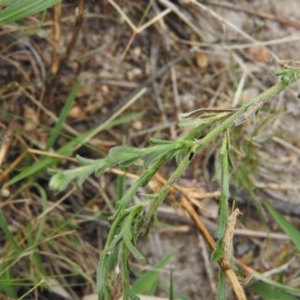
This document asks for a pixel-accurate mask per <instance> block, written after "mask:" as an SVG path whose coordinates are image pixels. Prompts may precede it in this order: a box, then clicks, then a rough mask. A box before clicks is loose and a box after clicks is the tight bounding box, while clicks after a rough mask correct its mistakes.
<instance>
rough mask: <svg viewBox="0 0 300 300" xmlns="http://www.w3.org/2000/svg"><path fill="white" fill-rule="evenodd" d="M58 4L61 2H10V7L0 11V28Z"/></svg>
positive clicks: (29, 0) (39, 0)
mask: <svg viewBox="0 0 300 300" xmlns="http://www.w3.org/2000/svg"><path fill="white" fill-rule="evenodd" d="M58 2H61V0H35V1H32V0H22V1H15V2H14V3H12V2H10V3H12V4H11V5H10V6H8V7H7V8H5V9H3V10H2V11H0V26H3V25H4V24H7V23H12V22H15V21H18V20H21V19H24V18H26V17H28V16H31V15H33V14H35V13H38V12H40V11H43V10H45V9H46V8H48V7H50V6H53V5H54V4H56V3H58ZM3 4H4V3H3Z"/></svg>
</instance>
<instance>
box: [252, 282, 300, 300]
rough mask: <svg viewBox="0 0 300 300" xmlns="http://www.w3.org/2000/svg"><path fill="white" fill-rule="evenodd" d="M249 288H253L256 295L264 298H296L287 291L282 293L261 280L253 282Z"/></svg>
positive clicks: (280, 299) (282, 299) (294, 299)
mask: <svg viewBox="0 0 300 300" xmlns="http://www.w3.org/2000/svg"><path fill="white" fill-rule="evenodd" d="M250 288H251V290H253V291H254V292H255V293H256V294H257V295H258V296H260V297H262V298H263V299H265V300H268V299H269V300H274V299H276V300H297V299H298V298H295V297H293V296H291V295H289V294H287V293H284V292H282V291H280V290H278V289H274V288H273V287H272V286H271V285H269V284H266V283H263V282H255V283H254V284H252V285H251V286H250Z"/></svg>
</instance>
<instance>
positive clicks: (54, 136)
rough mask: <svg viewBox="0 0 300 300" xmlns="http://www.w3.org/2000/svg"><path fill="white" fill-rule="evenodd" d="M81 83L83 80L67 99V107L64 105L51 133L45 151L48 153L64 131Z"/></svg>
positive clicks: (76, 85) (79, 81)
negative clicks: (64, 125)
mask: <svg viewBox="0 0 300 300" xmlns="http://www.w3.org/2000/svg"><path fill="white" fill-rule="evenodd" d="M81 82H82V80H81V79H79V80H78V81H77V83H76V84H75V86H74V88H73V90H72V92H71V94H70V95H69V97H68V99H67V101H66V103H65V105H64V107H63V109H62V111H61V113H60V116H59V119H58V122H57V123H56V125H55V127H54V128H53V130H52V133H51V135H50V137H49V139H48V142H47V145H46V149H45V150H46V151H47V150H49V149H51V148H52V146H53V145H54V143H55V141H56V139H57V137H58V135H59V133H60V131H61V129H62V126H63V124H64V122H65V120H66V119H67V116H68V113H69V111H70V108H71V107H72V104H73V102H74V100H75V97H76V95H77V93H78V90H79V88H80V85H81Z"/></svg>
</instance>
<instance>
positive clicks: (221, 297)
mask: <svg viewBox="0 0 300 300" xmlns="http://www.w3.org/2000/svg"><path fill="white" fill-rule="evenodd" d="M216 300H226V275H225V273H224V272H223V271H222V270H221V269H219V282H218V290H217V295H216Z"/></svg>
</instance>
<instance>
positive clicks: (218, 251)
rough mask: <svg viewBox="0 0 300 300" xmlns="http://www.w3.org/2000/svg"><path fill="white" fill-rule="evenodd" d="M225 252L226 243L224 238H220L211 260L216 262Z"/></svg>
mask: <svg viewBox="0 0 300 300" xmlns="http://www.w3.org/2000/svg"><path fill="white" fill-rule="evenodd" d="M223 254H224V245H223V240H222V239H221V240H218V241H217V243H216V248H215V250H214V251H213V252H212V254H211V258H210V259H211V261H213V262H216V261H218V260H220V259H221V258H222V257H223Z"/></svg>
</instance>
